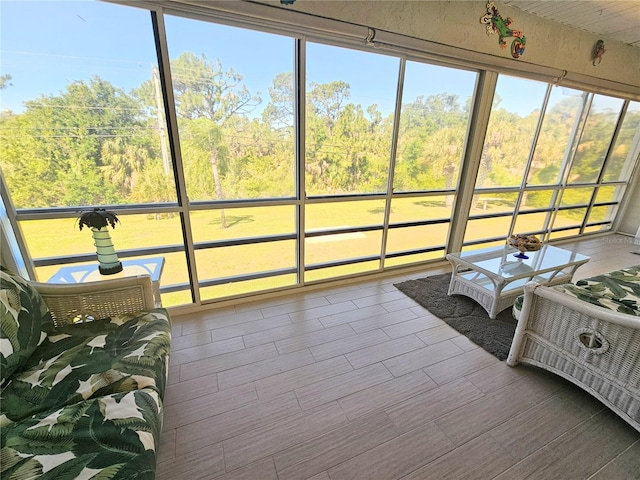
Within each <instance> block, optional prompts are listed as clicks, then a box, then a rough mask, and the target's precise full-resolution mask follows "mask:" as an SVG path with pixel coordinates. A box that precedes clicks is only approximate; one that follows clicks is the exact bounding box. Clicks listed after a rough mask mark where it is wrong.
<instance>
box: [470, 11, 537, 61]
mask: <svg viewBox="0 0 640 480" xmlns="http://www.w3.org/2000/svg"><path fill="white" fill-rule="evenodd" d="M480 23H483V24H485V25H486V26H487V35H493V34H494V33H497V34H498V43H499V44H500V48H507V41H506V40H505V38H506V37H514V39H513V42H511V56H512V57H513V58H520V57H521V56H522V55H523V54H524V46H525V45H526V43H527V39H526V37H525V36H524V33H522V32H521V31H520V30H512V29H510V28H509V27H510V26H511V24H512V23H513V20H512V19H511V17H507V18H506V20H505V19H504V18H502V17H501V16H500V12H498V8H497V7H496V4H495V3H493V2H487V13H485V14H484V15H483V16H482V17H481V18H480Z"/></svg>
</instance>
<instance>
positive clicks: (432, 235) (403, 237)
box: [387, 222, 449, 253]
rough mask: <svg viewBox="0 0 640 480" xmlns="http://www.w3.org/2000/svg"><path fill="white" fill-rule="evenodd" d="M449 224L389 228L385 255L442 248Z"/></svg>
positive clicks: (445, 240) (445, 241)
mask: <svg viewBox="0 0 640 480" xmlns="http://www.w3.org/2000/svg"><path fill="white" fill-rule="evenodd" d="M448 233H449V223H448V222H447V223H437V224H435V225H419V226H416V227H404V228H391V229H389V232H388V234H387V253H396V252H406V251H410V250H419V249H421V248H432V247H440V246H441V247H443V248H444V246H445V245H446V243H447V235H448Z"/></svg>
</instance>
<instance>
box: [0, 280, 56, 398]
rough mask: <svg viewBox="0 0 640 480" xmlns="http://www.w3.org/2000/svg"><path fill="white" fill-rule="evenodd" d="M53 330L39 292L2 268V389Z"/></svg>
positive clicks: (0, 369)
mask: <svg viewBox="0 0 640 480" xmlns="http://www.w3.org/2000/svg"><path fill="white" fill-rule="evenodd" d="M52 329H53V321H52V319H51V315H50V314H49V311H48V309H47V306H46V304H45V303H44V301H43V300H42V297H41V296H40V294H39V293H38V291H37V290H36V289H34V288H32V287H31V286H30V285H29V284H28V283H27V282H25V281H24V280H23V279H22V278H21V277H19V276H17V275H14V274H12V273H11V272H9V271H7V270H6V269H5V268H1V269H0V375H1V378H0V386H4V385H5V383H6V382H7V379H8V378H9V377H10V376H11V375H12V374H13V373H14V372H15V371H16V370H18V369H20V368H21V367H22V366H23V364H24V363H25V362H26V361H27V359H28V358H29V357H30V356H31V354H32V353H33V352H34V350H35V349H36V347H37V346H38V344H40V343H41V342H42V341H44V339H45V338H46V336H47V332H49V331H51V330H52Z"/></svg>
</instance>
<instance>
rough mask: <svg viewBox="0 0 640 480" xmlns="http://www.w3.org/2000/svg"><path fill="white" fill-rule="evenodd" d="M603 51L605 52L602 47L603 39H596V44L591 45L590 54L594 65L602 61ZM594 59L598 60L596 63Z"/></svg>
mask: <svg viewBox="0 0 640 480" xmlns="http://www.w3.org/2000/svg"><path fill="white" fill-rule="evenodd" d="M604 52H606V50H605V49H604V40H598V41H597V42H596V45H595V46H594V47H593V53H592V55H591V58H592V60H593V66H594V67H595V66H596V65H600V62H601V61H602V55H604ZM596 60H597V61H598V63H596Z"/></svg>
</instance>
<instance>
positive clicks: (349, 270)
mask: <svg viewBox="0 0 640 480" xmlns="http://www.w3.org/2000/svg"><path fill="white" fill-rule="evenodd" d="M379 268H380V262H379V261H377V260H376V261H373V262H361V263H353V264H351V265H340V266H337V267H327V268H319V269H317V270H310V271H308V272H305V273H304V281H305V282H314V281H317V280H325V279H328V278H338V277H345V276H349V275H356V274H360V273H366V272H373V271H376V270H378V269H379Z"/></svg>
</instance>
